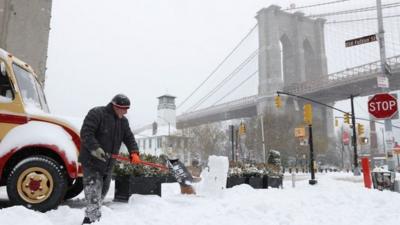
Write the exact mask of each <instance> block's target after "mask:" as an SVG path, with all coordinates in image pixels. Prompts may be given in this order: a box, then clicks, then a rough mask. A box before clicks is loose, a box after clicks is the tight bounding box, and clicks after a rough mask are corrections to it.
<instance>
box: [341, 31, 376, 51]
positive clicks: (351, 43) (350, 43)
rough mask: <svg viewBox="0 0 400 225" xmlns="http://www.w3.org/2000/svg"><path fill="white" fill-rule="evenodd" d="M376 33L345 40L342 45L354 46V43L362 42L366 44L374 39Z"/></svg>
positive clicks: (360, 43)
mask: <svg viewBox="0 0 400 225" xmlns="http://www.w3.org/2000/svg"><path fill="white" fill-rule="evenodd" d="M376 40H377V39H376V34H372V35H368V36H364V37H359V38H354V39H351V40H347V41H345V42H344V45H345V46H346V48H347V47H351V46H355V45H362V44H366V43H369V42H373V41H376Z"/></svg>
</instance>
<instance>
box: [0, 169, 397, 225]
mask: <svg viewBox="0 0 400 225" xmlns="http://www.w3.org/2000/svg"><path fill="white" fill-rule="evenodd" d="M298 176H299V177H298V178H300V179H299V180H300V181H298V182H297V183H296V187H295V188H293V187H292V184H291V181H290V177H286V178H285V181H284V189H257V190H256V189H253V188H251V187H250V186H248V185H240V186H235V187H233V188H230V189H226V190H223V191H222V192H221V193H220V194H215V195H213V196H187V195H186V196H184V195H180V194H178V186H177V184H167V185H165V186H163V197H158V196H155V195H148V196H145V195H133V196H132V197H131V199H130V201H129V203H117V202H113V201H112V200H113V193H114V191H113V190H111V191H110V192H109V193H108V196H107V198H106V202H105V204H104V206H103V208H102V212H103V217H102V220H101V221H100V222H98V223H96V224H112V225H119V224H136V225H139V224H146V225H147V224H148V225H150V224H160V225H161V224H162V225H165V224H174V225H187V224H191V225H207V224H227V225H228V224H229V225H243V224H251V225H257V224H263V225H265V224H282V225H286V224H287V225H289V224H290V225H321V224H323V225H339V224H340V225H377V224H382V225H383V224H384V225H398V224H399V221H400V213H399V211H398V209H399V208H400V194H399V193H396V192H390V191H383V192H382V191H378V190H374V189H372V190H369V189H366V188H364V187H363V183H362V176H360V177H354V176H353V175H352V174H351V173H328V174H317V179H318V184H317V185H314V186H311V185H309V184H308V179H309V177H308V175H298ZM301 176H305V177H301ZM301 178H303V179H301ZM5 196H6V194H5V191H4V189H0V198H2V199H4V198H5ZM82 197H83V196H82V195H79V196H78V197H77V198H75V199H73V200H72V201H68V202H66V203H65V204H63V205H62V206H60V207H58V209H57V210H52V211H49V212H47V213H39V212H35V211H32V210H28V209H26V208H24V207H21V206H14V207H9V208H3V209H0V221H1V225H26V224H41V225H47V224H57V225H72V224H80V223H81V222H82V219H83V212H84V203H83V200H82Z"/></svg>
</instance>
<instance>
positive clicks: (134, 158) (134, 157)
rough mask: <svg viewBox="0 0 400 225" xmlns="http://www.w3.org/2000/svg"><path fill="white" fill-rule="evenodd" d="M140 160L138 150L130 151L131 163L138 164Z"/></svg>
mask: <svg viewBox="0 0 400 225" xmlns="http://www.w3.org/2000/svg"><path fill="white" fill-rule="evenodd" d="M141 162H142V161H141V160H140V157H139V152H132V153H131V163H133V164H140V163H141Z"/></svg>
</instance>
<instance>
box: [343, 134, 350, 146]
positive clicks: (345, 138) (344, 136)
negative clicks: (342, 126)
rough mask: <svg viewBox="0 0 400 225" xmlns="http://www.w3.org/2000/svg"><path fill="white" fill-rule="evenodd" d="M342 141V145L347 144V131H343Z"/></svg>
mask: <svg viewBox="0 0 400 225" xmlns="http://www.w3.org/2000/svg"><path fill="white" fill-rule="evenodd" d="M342 141H343V144H344V145H348V144H349V143H350V134H349V133H348V132H347V131H343V134H342Z"/></svg>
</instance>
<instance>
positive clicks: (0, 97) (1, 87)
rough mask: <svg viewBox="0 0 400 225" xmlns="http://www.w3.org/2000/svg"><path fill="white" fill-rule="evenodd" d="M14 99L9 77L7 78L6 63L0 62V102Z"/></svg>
mask: <svg viewBox="0 0 400 225" xmlns="http://www.w3.org/2000/svg"><path fill="white" fill-rule="evenodd" d="M13 99H14V92H13V91H12V86H11V82H10V79H9V78H8V74H7V69H6V64H5V63H4V62H0V102H2V103H5V102H11V101H12V100H13Z"/></svg>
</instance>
